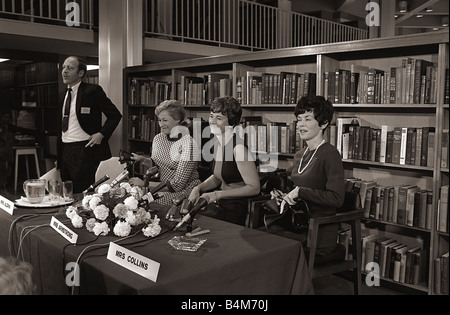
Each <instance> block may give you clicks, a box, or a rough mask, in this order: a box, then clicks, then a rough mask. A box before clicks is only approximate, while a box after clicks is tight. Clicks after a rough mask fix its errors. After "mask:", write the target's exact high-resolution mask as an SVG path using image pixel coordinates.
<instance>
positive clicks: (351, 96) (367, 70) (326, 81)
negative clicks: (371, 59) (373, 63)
mask: <svg viewBox="0 0 450 315" xmlns="http://www.w3.org/2000/svg"><path fill="white" fill-rule="evenodd" d="M436 82H437V66H436V65H435V64H433V62H431V61H427V60H424V59H420V58H417V59H414V58H403V60H402V64H401V65H399V66H395V67H391V68H390V69H388V70H381V69H375V68H372V67H367V66H361V65H355V64H352V65H351V67H350V70H346V69H336V70H335V71H327V72H325V73H324V78H323V87H324V95H325V97H326V98H328V99H329V100H331V101H333V102H334V103H336V104H355V103H362V104H435V103H436V102H437V85H436Z"/></svg>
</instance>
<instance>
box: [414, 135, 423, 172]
mask: <svg viewBox="0 0 450 315" xmlns="http://www.w3.org/2000/svg"><path fill="white" fill-rule="evenodd" d="M422 135H423V130H422V128H416V154H415V159H414V165H416V166H420V163H421V158H422Z"/></svg>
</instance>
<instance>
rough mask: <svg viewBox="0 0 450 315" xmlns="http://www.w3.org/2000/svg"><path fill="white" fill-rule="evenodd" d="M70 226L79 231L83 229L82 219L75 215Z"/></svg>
mask: <svg viewBox="0 0 450 315" xmlns="http://www.w3.org/2000/svg"><path fill="white" fill-rule="evenodd" d="M71 220H72V225H73V227H74V228H76V229H79V228H82V227H83V218H82V217H80V216H79V215H78V214H75V215H74V216H73V217H72V218H71Z"/></svg>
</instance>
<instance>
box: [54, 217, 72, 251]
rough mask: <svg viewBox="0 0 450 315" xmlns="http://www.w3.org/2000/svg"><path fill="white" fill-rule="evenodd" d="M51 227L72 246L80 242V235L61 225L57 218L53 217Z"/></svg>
mask: <svg viewBox="0 0 450 315" xmlns="http://www.w3.org/2000/svg"><path fill="white" fill-rule="evenodd" d="M50 226H51V227H52V228H53V229H54V230H55V231H56V232H58V234H60V235H61V236H62V237H64V238H65V239H66V240H68V241H69V242H70V243H71V244H76V243H77V240H78V234H77V233H74V232H73V231H72V230H71V229H69V228H68V227H67V226H65V225H64V224H63V223H61V222H60V221H59V220H58V219H56V218H55V217H52V220H51V221H50Z"/></svg>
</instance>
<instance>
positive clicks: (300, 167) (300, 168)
mask: <svg viewBox="0 0 450 315" xmlns="http://www.w3.org/2000/svg"><path fill="white" fill-rule="evenodd" d="M324 143H325V140H322V142H321V143H320V144H319V145H318V146H317V148H316V149H315V150H314V152H313V154H312V155H311V158H310V159H309V161H308V163H306V165H305V167H304V168H303V169H302V163H303V158H304V157H305V154H306V152H308V150H309V148H306V150H305V152H303V155H302V158H301V159H300V164H299V165H298V174H301V173H303V172H304V171H305V170H306V169H307V168H308V166H309V164H310V163H311V161H312V159H313V158H314V155H316V152H317V150H318V149H319V148H320V146H321V145H322V144H324Z"/></svg>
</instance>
